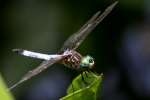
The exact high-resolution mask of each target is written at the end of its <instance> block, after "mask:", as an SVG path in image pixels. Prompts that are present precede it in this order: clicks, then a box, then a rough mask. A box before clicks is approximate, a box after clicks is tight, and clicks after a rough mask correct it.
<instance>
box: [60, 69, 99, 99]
mask: <svg viewBox="0 0 150 100" xmlns="http://www.w3.org/2000/svg"><path fill="white" fill-rule="evenodd" d="M86 73H87V74H86ZM83 79H84V81H83ZM101 82H102V75H96V74H95V73H92V72H90V73H88V72H85V73H84V74H83V78H82V75H79V76H77V77H76V78H75V79H74V80H73V82H72V85H70V86H69V88H68V90H67V96H65V97H63V98H61V99H60V100H96V98H98V95H97V94H100V93H99V90H101Z"/></svg>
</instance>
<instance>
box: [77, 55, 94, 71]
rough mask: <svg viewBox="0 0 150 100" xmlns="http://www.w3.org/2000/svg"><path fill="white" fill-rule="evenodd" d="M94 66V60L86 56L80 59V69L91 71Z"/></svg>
mask: <svg viewBox="0 0 150 100" xmlns="http://www.w3.org/2000/svg"><path fill="white" fill-rule="evenodd" d="M93 66H94V58H93V57H91V56H89V55H87V56H84V57H83V58H82V59H81V62H80V68H81V69H82V68H83V69H84V68H85V69H92V68H93Z"/></svg>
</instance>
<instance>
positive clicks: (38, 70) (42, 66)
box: [9, 54, 68, 90]
mask: <svg viewBox="0 0 150 100" xmlns="http://www.w3.org/2000/svg"><path fill="white" fill-rule="evenodd" d="M67 56H68V55H67V54H66V55H62V56H59V57H55V58H51V59H50V60H48V61H43V63H41V64H40V65H39V66H38V67H37V68H35V69H33V70H31V71H29V72H28V73H27V74H26V75H25V76H24V77H22V79H21V80H20V81H19V82H17V83H16V84H14V85H13V86H11V87H10V88H9V90H12V89H13V88H15V87H16V86H18V85H19V84H21V83H23V82H25V81H27V80H29V79H30V78H32V77H33V76H35V75H37V74H39V73H41V72H42V71H44V70H45V69H47V68H48V67H50V66H51V65H53V64H54V63H56V62H59V61H60V60H62V59H63V58H64V57H67Z"/></svg>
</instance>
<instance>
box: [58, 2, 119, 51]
mask: <svg viewBox="0 0 150 100" xmlns="http://www.w3.org/2000/svg"><path fill="white" fill-rule="evenodd" d="M117 3H118V1H116V2H114V3H113V4H111V5H110V6H109V7H107V8H106V10H105V11H104V12H103V13H102V14H101V15H100V11H98V12H97V13H96V14H95V15H94V16H93V17H92V18H91V19H90V20H89V21H87V22H86V23H85V24H84V25H83V26H82V27H81V28H80V30H79V31H77V32H76V33H74V34H73V35H71V36H70V37H69V38H68V39H67V40H66V41H65V43H64V45H63V46H62V48H61V50H60V51H61V52H63V51H65V50H67V49H76V48H77V47H78V46H79V45H80V44H81V43H82V42H83V41H84V39H85V38H86V37H87V36H88V34H89V33H90V32H91V31H92V30H93V29H94V28H95V27H96V26H97V25H98V24H99V23H100V22H101V21H102V20H103V19H104V18H105V17H106V16H107V15H108V14H109V13H110V12H111V11H112V9H113V8H114V7H115V5H116V4H117Z"/></svg>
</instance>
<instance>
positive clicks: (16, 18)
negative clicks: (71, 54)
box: [0, 0, 150, 100]
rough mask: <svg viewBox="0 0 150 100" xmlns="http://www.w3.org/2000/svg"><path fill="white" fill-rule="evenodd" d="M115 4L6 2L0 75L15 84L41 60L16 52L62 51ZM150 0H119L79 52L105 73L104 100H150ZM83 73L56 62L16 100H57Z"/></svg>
mask: <svg viewBox="0 0 150 100" xmlns="http://www.w3.org/2000/svg"><path fill="white" fill-rule="evenodd" d="M113 2H114V0H1V1H0V12H1V16H0V25H1V27H0V45H1V46H0V47H1V48H0V56H1V57H0V73H1V74H2V76H3V78H4V80H5V82H6V84H7V85H8V86H11V85H12V84H14V83H15V82H17V81H18V80H20V79H21V77H22V76H23V75H24V74H25V73H26V72H27V71H28V70H31V69H33V68H35V67H36V66H38V65H39V63H40V62H41V60H37V59H31V58H27V57H23V56H20V55H17V54H15V53H13V52H12V51H11V50H12V49H13V48H23V49H27V50H33V51H37V52H42V53H49V54H54V53H57V51H58V50H59V48H60V47H61V46H62V44H63V42H64V41H65V40H66V39H67V38H68V36H70V35H71V34H72V33H74V32H76V31H77V30H78V29H79V28H80V27H81V26H82V25H83V24H84V23H85V22H86V21H87V20H88V19H89V18H90V17H91V16H92V15H93V14H94V13H96V12H97V11H98V10H101V11H104V9H105V8H106V7H107V6H108V5H110V4H111V3H113ZM149 5H150V1H149V0H119V4H118V5H117V6H116V8H115V9H114V10H113V11H112V12H111V14H109V15H108V16H107V18H105V20H104V21H103V22H102V23H101V24H100V25H98V27H97V28H96V29H95V30H94V31H93V32H92V33H91V34H90V35H89V37H87V39H86V40H85V41H84V43H83V44H82V45H81V46H80V48H78V51H79V52H81V53H82V54H83V55H86V54H90V55H91V56H93V57H94V58H95V62H96V66H95V68H94V70H95V72H97V73H99V74H100V73H104V80H103V89H102V99H103V100H149V99H150V77H149V76H150V6H149ZM78 74H79V73H77V72H75V71H73V70H70V69H68V68H65V67H64V66H63V65H60V64H55V65H53V66H51V68H49V69H47V70H46V71H45V72H43V73H41V74H40V75H37V76H36V77H34V78H32V79H31V80H29V81H27V82H25V83H23V84H21V85H20V86H18V87H17V88H16V89H14V90H13V91H12V93H13V95H14V97H15V98H16V100H58V99H59V98H60V97H62V96H65V95H66V89H67V87H68V85H69V84H70V83H71V80H72V79H73V78H74V77H75V76H77V75H78Z"/></svg>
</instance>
